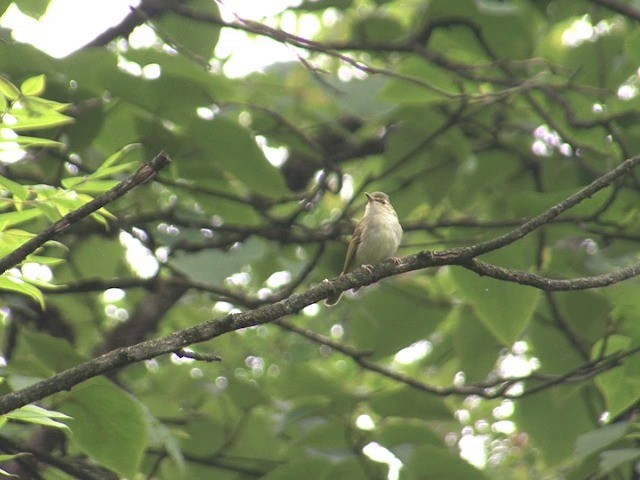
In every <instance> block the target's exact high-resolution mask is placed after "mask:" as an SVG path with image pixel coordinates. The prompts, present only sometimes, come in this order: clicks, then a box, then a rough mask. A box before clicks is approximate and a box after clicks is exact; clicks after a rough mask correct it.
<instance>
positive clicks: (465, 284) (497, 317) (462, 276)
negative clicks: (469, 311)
mask: <svg viewBox="0 0 640 480" xmlns="http://www.w3.org/2000/svg"><path fill="white" fill-rule="evenodd" d="M533 245H534V243H533V241H532V240H531V239H526V238H525V239H522V240H520V241H519V242H518V243H516V244H514V245H510V246H509V247H507V248H505V249H502V250H500V251H498V252H494V253H492V254H489V255H486V256H485V257H483V259H485V258H486V260H487V261H488V262H490V263H494V264H497V265H500V266H503V265H504V266H506V267H512V268H518V269H523V270H528V268H529V265H531V264H532V263H533V262H534V261H535V260H534V259H535V249H534V247H533ZM451 277H452V279H453V280H454V282H455V284H456V285H457V286H458V289H459V290H458V291H457V295H460V299H461V300H462V301H463V302H465V303H467V304H468V305H470V306H471V308H473V310H474V312H475V313H476V315H477V316H478V318H480V320H482V322H484V324H485V326H486V327H487V328H488V330H489V331H490V332H491V333H492V334H493V335H494V336H495V337H496V338H497V339H498V340H500V341H501V342H502V343H503V345H504V346H511V345H512V344H513V342H514V341H516V340H517V339H518V338H519V337H520V334H521V333H522V331H523V330H524V328H525V327H526V326H527V325H528V323H529V321H530V320H531V318H532V316H533V312H534V311H535V309H536V306H537V305H538V301H539V299H540V297H541V293H540V291H539V290H537V289H535V288H531V287H526V286H522V285H518V284H516V283H512V282H507V281H502V280H494V279H492V278H483V277H480V276H479V275H477V274H475V273H472V272H469V271H467V270H464V269H463V268H459V267H453V268H452V269H451Z"/></svg>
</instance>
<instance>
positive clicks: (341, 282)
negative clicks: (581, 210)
mask: <svg viewBox="0 0 640 480" xmlns="http://www.w3.org/2000/svg"><path fill="white" fill-rule="evenodd" d="M159 157H161V156H159ZM159 157H157V158H159ZM167 161H168V159H167ZM638 163H640V156H637V157H633V158H630V159H628V160H626V161H625V162H623V163H622V164H620V165H619V166H618V167H617V168H615V169H613V170H611V171H610V172H608V173H606V174H605V175H602V176H601V177H600V178H598V179H597V180H595V181H594V182H592V183H591V184H589V185H588V186H586V187H584V188H582V189H581V190H579V191H578V192H576V193H575V194H573V195H571V196H569V197H568V198H566V199H565V200H563V201H561V202H559V203H558V204H556V205H554V206H552V207H551V208H549V209H548V210H546V211H545V212H543V213H541V214H540V215H538V216H536V217H534V218H532V219H531V220H529V221H527V222H525V223H524V224H522V225H521V226H520V227H518V228H516V229H514V230H512V231H511V232H508V233H506V234H504V235H501V236H499V237H496V238H494V239H492V240H489V241H487V242H483V243H480V244H477V245H473V246H470V247H463V248H456V249H449V250H444V251H441V252H426V251H425V252H420V253H418V254H415V255H410V256H407V257H404V258H403V259H402V261H401V262H400V263H399V264H397V265H396V264H395V262H391V261H389V262H385V263H382V264H379V265H376V266H375V267H373V268H371V269H367V268H359V269H357V270H356V271H354V272H352V273H349V274H347V275H342V276H340V277H338V278H337V279H334V280H333V281H325V282H322V283H321V284H320V285H317V286H315V287H312V288H310V289H309V290H307V291H306V292H303V293H299V294H294V295H292V296H291V297H289V298H287V299H284V300H281V301H278V302H275V303H273V304H269V305H265V306H262V307H259V308H256V309H254V310H249V311H247V312H243V313H236V314H229V315H225V316H223V317H221V318H218V319H215V320H211V321H208V322H205V323H203V324H200V325H196V326H194V327H190V328H187V329H184V330H180V331H177V332H175V333H172V334H170V335H167V336H166V337H162V338H158V339H154V340H148V341H145V342H141V343H138V344H136V345H132V346H129V347H122V348H118V349H116V350H112V351H111V352H108V353H106V354H104V355H101V356H99V357H97V358H95V359H93V360H90V361H87V362H84V363H82V364H80V365H77V366H75V367H73V368H70V369H68V370H65V371H63V372H60V373H58V374H56V375H54V376H53V377H50V378H47V379H45V380H41V381H39V382H36V383H34V384H33V385H31V386H29V387H27V388H24V389H22V390H19V391H16V392H13V393H10V394H7V395H4V396H3V397H0V414H3V413H7V412H9V411H11V410H14V409H16V408H19V407H21V406H23V405H27V404H28V403H31V402H34V401H36V400H40V399H43V398H45V397H47V396H49V395H52V394H54V393H57V392H61V391H64V390H69V389H71V388H72V387H73V386H75V385H77V384H79V383H81V382H83V381H85V380H88V379H89V378H92V377H95V376H98V375H102V374H104V373H107V372H109V371H111V370H113V369H116V368H121V367H124V366H126V365H130V364H132V363H136V362H140V361H143V360H147V359H150V358H154V357H157V356H159V355H163V354H166V353H170V352H175V351H176V350H179V349H180V348H182V347H185V346H187V345H191V344H194V343H199V342H204V341H207V340H211V339H213V338H215V337H218V336H220V335H223V334H225V333H228V332H231V331H235V330H240V329H243V328H247V327H252V326H256V325H260V324H263V323H268V322H272V321H274V320H278V319H280V318H282V317H285V316H288V315H293V314H296V313H298V312H300V311H301V310H302V309H303V308H305V307H307V306H309V305H311V304H314V303H317V302H319V301H321V300H323V299H325V298H327V297H328V296H329V295H331V294H335V293H338V292H342V291H345V290H348V289H350V288H353V287H362V286H366V285H370V284H372V283H375V282H377V281H379V280H381V279H383V278H386V277H389V276H392V275H397V274H400V273H405V272H410V271H415V270H421V269H424V268H428V267H435V266H442V265H466V264H468V263H469V260H470V259H472V258H473V257H475V256H478V255H482V254H483V253H487V252H490V251H493V250H496V249H498V248H501V247H504V246H506V245H509V244H511V243H513V242H515V241H517V240H519V239H521V238H523V237H524V236H526V235H528V234H529V233H531V232H532V231H534V230H536V229H537V228H539V227H540V226H542V225H544V224H545V223H546V222H548V221H550V220H552V219H553V218H555V217H557V216H558V215H560V214H561V213H563V212H565V211H567V210H569V209H570V208H572V207H574V206H575V205H577V204H578V203H580V202H582V201H583V200H585V199H587V198H589V197H590V196H591V195H593V194H594V193H596V192H597V191H599V190H601V189H603V188H605V187H606V186H607V185H609V184H611V183H612V182H613V181H614V180H616V179H617V178H619V177H621V176H622V175H624V174H625V173H627V172H628V171H629V170H631V169H632V168H633V167H635V166H636V165H637V164H638ZM145 167H146V166H145ZM145 167H143V169H144V168H145ZM136 175H137V174H136ZM116 188H117V187H116ZM627 278H628V277H627ZM586 288H590V287H588V286H587V287H586Z"/></svg>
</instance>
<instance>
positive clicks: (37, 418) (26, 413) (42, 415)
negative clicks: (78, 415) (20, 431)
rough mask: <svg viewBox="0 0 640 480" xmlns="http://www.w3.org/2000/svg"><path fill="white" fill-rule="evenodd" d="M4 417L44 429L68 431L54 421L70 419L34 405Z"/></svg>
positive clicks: (62, 414) (65, 427) (63, 425)
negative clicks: (51, 428)
mask: <svg viewBox="0 0 640 480" xmlns="http://www.w3.org/2000/svg"><path fill="white" fill-rule="evenodd" d="M6 417H7V418H9V419H11V420H16V421H20V422H26V423H34V424H37V425H43V426H45V427H54V428H62V429H66V430H68V429H69V427H68V426H67V425H65V424H64V423H62V422H58V421H57V420H54V419H62V420H68V419H70V418H71V417H70V416H68V415H65V414H64V413H60V412H55V411H53V410H47V409H45V408H42V407H38V406H36V405H25V406H24V407H21V408H18V409H17V410H14V411H12V412H10V413H7V414H6Z"/></svg>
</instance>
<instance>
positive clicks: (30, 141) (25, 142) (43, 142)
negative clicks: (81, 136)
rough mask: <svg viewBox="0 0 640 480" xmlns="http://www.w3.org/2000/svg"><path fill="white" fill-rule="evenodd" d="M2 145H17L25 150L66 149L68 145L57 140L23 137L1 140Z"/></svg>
mask: <svg viewBox="0 0 640 480" xmlns="http://www.w3.org/2000/svg"><path fill="white" fill-rule="evenodd" d="M1 143H17V144H18V145H22V146H23V147H25V148H57V149H64V148H66V145H65V144H64V143H62V142H58V141H57V140H50V139H48V138H37V137H26V136H24V135H21V136H19V137H16V138H0V144H1Z"/></svg>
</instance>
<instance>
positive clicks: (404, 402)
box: [370, 385, 453, 420]
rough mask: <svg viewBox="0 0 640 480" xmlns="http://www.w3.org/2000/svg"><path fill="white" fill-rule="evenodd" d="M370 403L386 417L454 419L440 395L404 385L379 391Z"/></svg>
mask: <svg viewBox="0 0 640 480" xmlns="http://www.w3.org/2000/svg"><path fill="white" fill-rule="evenodd" d="M370 405H371V408H373V409H374V410H375V411H376V412H377V413H378V414H380V415H382V416H385V417H405V418H420V419H423V420H425V419H435V420H452V419H453V414H452V412H451V410H450V409H449V407H447V406H446V404H445V403H444V402H443V401H442V399H441V398H440V397H438V396H437V395H434V394H430V393H425V392H420V391H418V390H417V389H415V388H412V387H408V386H404V385H403V386H400V387H395V388H390V389H387V390H383V391H382V392H377V393H376V394H375V395H373V396H372V398H371V400H370Z"/></svg>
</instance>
